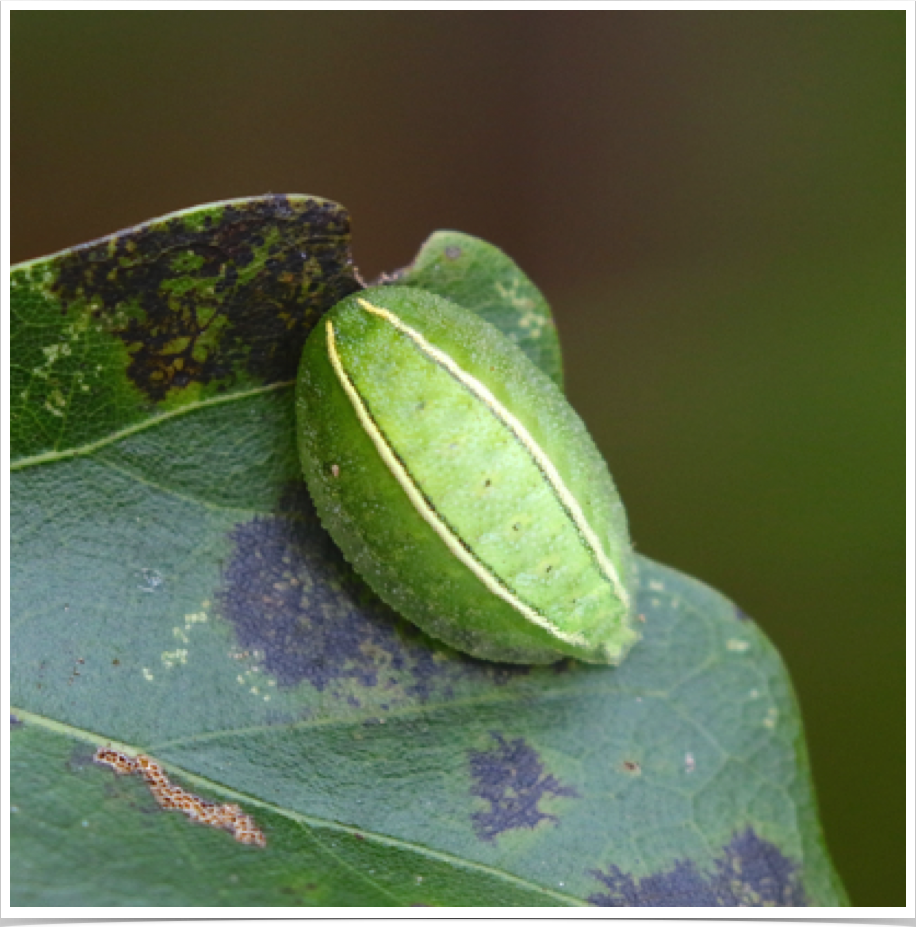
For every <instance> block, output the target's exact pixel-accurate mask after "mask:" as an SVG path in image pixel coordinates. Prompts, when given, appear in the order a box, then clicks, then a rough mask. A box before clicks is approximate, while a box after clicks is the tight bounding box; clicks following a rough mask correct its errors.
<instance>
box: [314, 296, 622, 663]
mask: <svg viewBox="0 0 916 927" xmlns="http://www.w3.org/2000/svg"><path fill="white" fill-rule="evenodd" d="M296 407H297V420H298V439H299V452H300V458H301V460H302V465H303V470H304V473H305V478H306V481H307V483H308V486H309V490H310V492H311V494H312V496H313V498H314V501H315V504H316V507H317V509H318V513H319V515H320V517H321V520H322V522H323V524H324V525H325V527H326V528H327V529H328V531H329V532H330V534H331V536H332V537H333V538H334V540H335V541H336V543H337V544H338V545H339V546H340V548H341V549H342V550H343V553H344V555H345V556H346V558H347V559H348V560H349V561H350V562H351V563H352V564H353V566H354V567H355V568H356V570H357V571H358V572H359V573H360V574H361V575H362V576H363V578H364V579H365V580H366V581H367V582H368V583H369V584H370V585H371V586H372V588H373V589H374V590H375V591H376V592H377V593H378V594H379V596H381V598H382V599H384V600H385V601H386V602H387V603H388V604H389V605H391V606H392V607H393V608H395V609H396V610H397V611H398V612H400V613H401V614H402V615H403V616H404V617H405V618H407V619H409V620H410V621H412V622H414V623H415V624H417V625H418V626H419V627H421V628H422V629H423V630H424V631H426V632H427V633H428V634H430V635H431V636H433V637H436V638H439V639H441V640H443V641H445V642H446V643H448V644H450V645H451V646H453V647H455V648H457V649H459V650H462V651H465V652H467V653H470V654H472V655H474V656H476V657H480V658H483V659H487V660H496V661H504V662H514V663H552V662H555V661H556V660H559V659H562V658H563V657H564V656H572V657H576V658H578V659H580V660H584V661H587V662H592V663H619V662H620V660H621V659H622V658H623V657H624V656H625V655H626V652H627V651H628V650H629V648H630V647H631V646H632V645H633V644H634V643H635V642H636V640H637V639H638V636H639V635H638V633H637V631H636V630H635V628H634V626H633V621H632V617H633V616H632V610H631V604H630V595H629V590H630V585H631V550H630V543H629V537H628V533H627V526H626V516H625V514H624V510H623V506H622V504H621V502H620V498H619V496H618V494H617V492H616V490H615V488H614V486H613V483H612V482H611V478H610V474H609V473H608V471H607V467H606V465H605V463H604V461H603V459H602V458H601V456H600V454H599V453H598V451H597V449H596V448H595V446H594V444H593V442H592V440H591V438H590V437H589V435H588V433H587V432H586V430H585V427H584V426H583V424H582V422H581V421H580V419H579V418H578V416H577V415H576V414H575V412H574V411H573V410H572V408H571V407H570V406H569V404H568V403H567V402H566V399H565V398H564V396H563V395H562V393H561V392H560V390H559V389H558V388H557V387H556V386H555V385H554V383H553V382H552V381H551V380H550V379H549V378H548V377H546V376H545V375H544V374H542V373H541V372H540V371H539V370H538V369H537V368H536V367H535V366H534V364H532V363H531V361H529V360H528V359H527V357H525V355H524V354H523V353H522V352H521V351H520V350H519V349H518V348H517V347H516V346H515V345H514V344H513V343H512V342H511V341H510V340H509V339H508V338H506V337H505V336H504V335H503V334H502V333H501V332H499V331H498V330H497V329H496V328H494V327H493V326H491V325H490V324H488V323H487V322H484V321H483V320H481V319H480V318H478V317H477V316H476V315H474V314H473V313H471V312H468V311H467V310H465V309H462V308H461V307H459V306H457V305H455V304H453V303H451V302H449V301H448V300H445V299H442V298H441V297H438V296H434V295H433V294H431V293H427V292H425V291H423V290H418V289H415V288H406V287H404V288H399V287H382V288H375V289H369V290H365V291H363V292H361V293H357V294H354V295H353V296H350V297H348V298H347V299H345V300H343V301H342V302H340V303H338V304H337V305H336V306H335V307H334V308H333V309H332V310H331V311H330V312H329V313H328V314H327V315H326V316H325V317H324V318H323V319H322V322H321V323H319V325H318V326H317V327H316V328H315V330H314V331H313V332H312V334H311V335H310V337H309V339H308V342H307V344H306V347H305V350H304V352H303V357H302V362H301V364H300V366H299V378H298V384H297V399H296ZM589 539H590V541H591V542H589Z"/></svg>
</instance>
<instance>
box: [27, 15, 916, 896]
mask: <svg viewBox="0 0 916 927" xmlns="http://www.w3.org/2000/svg"><path fill="white" fill-rule="evenodd" d="M12 24H13V31H12V36H13V38H14V41H13V44H12V87H13V94H14V96H13V100H14V101H15V106H14V107H12V126H13V130H12V176H13V177H14V178H15V181H16V182H15V184H13V185H12V196H11V199H12V203H11V207H12V230H13V239H12V242H11V246H12V259H13V261H18V260H24V259H26V258H31V257H37V256H39V255H41V254H45V253H48V252H51V251H55V250H58V249H60V248H64V247H67V246H69V245H73V244H77V243H80V242H83V241H87V240H89V239H91V238H94V237H97V236H100V235H104V234H107V233H109V232H112V231H115V230H117V229H120V228H122V227H124V226H127V225H131V224H134V223H136V222H138V221H142V220H144V219H147V218H152V217H154V216H158V215H161V214H162V213H165V212H169V211H171V210H174V209H179V208H183V207H187V206H192V205H195V204H199V203H204V202H207V201H211V200H216V199H223V198H227V197H235V196H242V195H249V194H259V193H265V192H268V191H271V192H300V193H312V194H316V195H321V196H325V197H329V198H331V199H335V200H337V201H339V202H341V203H343V204H345V205H346V206H347V207H348V208H349V209H350V210H351V212H352V215H353V220H354V234H355V242H354V251H355V254H356V260H357V263H358V264H359V266H360V268H361V269H362V271H363V274H364V275H365V276H366V277H367V278H372V277H374V276H375V275H377V274H378V273H379V272H381V271H382V270H390V269H394V268H396V267H399V266H401V265H403V264H405V263H407V262H408V261H409V260H410V259H411V258H412V256H413V254H414V253H415V251H416V250H417V248H418V247H419V245H420V243H421V242H422V241H423V240H424V238H425V237H426V236H427V234H428V233H430V232H431V231H433V230H434V229H437V228H456V229H460V230H462V231H466V232H470V233H472V234H475V235H480V236H482V237H484V238H487V239H489V240H491V241H493V242H494V243H497V244H499V245H500V246H501V247H502V248H504V249H505V250H506V251H508V252H509V253H510V254H511V255H512V256H513V257H515V258H516V259H517V260H518V261H519V263H520V264H521V265H522V266H523V267H524V268H525V269H526V270H527V271H528V273H529V274H530V275H531V276H532V277H533V278H534V279H535V280H536V281H537V282H538V284H539V285H540V286H541V287H542V289H543V290H544V291H545V293H546V295H547V297H548V299H549V300H550V301H551V303H552V305H553V306H554V309H555V311H556V314H557V317H558V322H559V325H560V329H561V335H562V338H563V344H564V349H565V358H566V365H567V380H568V388H569V394H570V398H571V400H572V402H573V404H574V405H575V406H576V407H577V409H578V410H579V412H580V413H581V414H582V415H583V417H584V418H585V420H586V422H587V423H588V425H589V427H590V428H591V430H592V432H593V434H594V435H595V437H596V439H597V441H598V443H599V445H600V446H601V448H602V450H603V452H604V453H605V455H606V457H607V458H608V461H609V463H610V465H611V470H612V472H613V473H614V475H615V478H616V480H617V482H618V484H619V486H620V488H621V491H622V494H623V498H624V501H625V502H626V504H627V509H628V511H629V514H630V519H631V524H632V530H633V535H634V538H635V541H636V544H637V546H638V548H639V549H640V550H641V551H642V552H644V553H646V554H648V555H650V556H652V557H654V558H656V559H659V560H661V561H664V562H665V563H668V564H671V565H673V566H676V567H678V568H680V569H682V570H685V571H686V572H688V573H692V574H694V575H696V576H698V577H700V578H702V579H704V580H706V581H707V582H709V583H710V584H712V585H713V586H715V587H717V588H719V589H720V590H722V591H723V592H725V593H726V594H728V595H729V596H731V597H732V598H734V599H735V600H736V601H737V602H738V603H739V604H740V605H741V606H742V607H743V608H744V609H745V610H746V611H747V612H749V613H750V614H751V615H752V616H754V617H755V618H756V619H757V620H758V621H759V622H760V624H761V625H762V626H763V627H764V628H765V629H766V631H767V633H768V634H769V635H770V636H771V637H772V639H773V640H774V641H775V642H776V644H777V645H778V647H779V648H780V650H781V651H782V653H783V655H784V656H785V658H786V660H787V662H788V664H789V667H790V670H791V672H792V675H793V678H794V680H795V683H796V686H797V689H798V693H799V697H800V700H801V703H802V709H803V713H804V716H805V720H806V725H807V730H808V736H809V745H810V750H811V754H812V762H813V766H814V775H815V780H816V784H817V788H818V794H819V797H820V802H821V807H822V812H823V820H824V826H825V829H826V832H827V839H828V843H829V845H830V847H831V849H832V851H833V854H834V857H835V860H836V862H837V865H838V867H839V869H840V872H841V875H842V876H843V878H844V880H845V882H846V884H847V887H848V888H849V890H850V893H851V896H852V900H853V903H854V904H857V905H903V904H905V903H906V901H905V880H904V850H905V831H904V823H905V822H904V813H905V811H904V785H905V780H904V775H905V772H904V762H905V757H904V733H905V732H904V687H905V654H904V582H903V577H904V562H903V558H904V506H903V501H904V500H903V482H904V455H903V450H904V448H903V438H904V435H903V429H902V427H901V426H902V423H903V415H904V389H903V385H904V344H903V338H902V335H903V320H904V269H905V257H904V146H905V137H904V131H905V126H904V94H905V86H904V76H905V75H904V67H905V18H904V13H903V12H722V13H716V12H660V13H654V12H604V13H585V12H571V13H557V12H554V13H531V12H528V13H511V12H492V13H469V12H464V13H461V12H457V13H449V12H420V13H408V12H357V13H331V12H319V13H314V12H311V13H306V12H301V13H287V12H283V13H279V12H267V13H253V12H243V13H231V12H229V13H227V12H223V13H199V12H190V13H151V12H134V13H131V12H114V13H92V12H75V13H60V12H45V13H41V12H16V13H14V14H13V16H12Z"/></svg>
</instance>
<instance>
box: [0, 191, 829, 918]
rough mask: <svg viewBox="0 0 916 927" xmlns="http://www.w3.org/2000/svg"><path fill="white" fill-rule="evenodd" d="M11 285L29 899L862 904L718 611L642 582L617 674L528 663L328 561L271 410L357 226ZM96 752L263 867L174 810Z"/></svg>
mask: <svg viewBox="0 0 916 927" xmlns="http://www.w3.org/2000/svg"><path fill="white" fill-rule="evenodd" d="M434 238H435V237H434ZM494 250H495V249H494ZM468 273H469V274H471V275H472V276H473V275H479V274H480V273H481V271H480V269H479V268H478V269H476V270H475V269H473V267H471V269H469V271H468ZM12 283H13V289H12V292H13V318H14V332H13V337H14V362H15V364H16V366H15V368H14V375H15V380H14V382H15V384H16V386H15V387H14V396H13V398H14V403H13V409H12V413H13V461H14V462H13V469H14V476H13V493H12V502H13V509H12V530H13V558H12V563H13V588H12V590H11V593H12V608H13V610H12V693H13V694H12V701H13V703H14V705H15V706H16V708H15V709H14V718H11V740H12V757H11V759H12V763H11V765H12V793H13V797H12V803H13V814H12V840H13V859H12V887H13V904H16V905H37V906H47V905H61V906H71V905H88V906H108V905H110V906H125V905H136V906H143V905H162V906H168V905H187V906H194V905H197V906H199V905H226V906H232V905H238V906H245V905H275V906H287V905H289V906H295V905H318V906H396V905H446V906H455V907H463V906H529V907H534V906H555V905H559V906H563V905H608V906H652V905H659V906H680V905H713V906H733V905H752V906H756V905H836V904H843V903H845V901H844V896H843V892H842V888H841V887H840V886H839V883H838V882H837V880H836V877H835V875H834V874H833V870H832V867H831V865H830V862H829V859H828V858H827V856H826V853H825V851H824V848H823V842H822V839H821V836H820V831H819V825H818V822H817V819H816V812H815V808H814V801H813V796H812V792H811V787H810V781H809V775H808V769H807V761H806V758H805V750H804V742H803V736H802V731H801V725H800V721H799V716H798V711H797V708H796V706H795V703H794V699H793V696H792V692H791V687H790V685H789V682H788V679H787V676H786V673H785V670H784V668H783V666H782V664H781V662H780V660H779V658H778V655H777V654H776V653H775V652H774V650H773V648H772V647H771V646H770V644H769V643H768V642H767V640H766V639H765V637H764V635H763V634H762V633H761V632H760V630H759V629H758V628H757V626H756V625H755V624H754V623H753V622H751V621H749V620H747V619H746V618H745V617H743V616H742V615H741V614H740V613H739V612H738V611H737V610H736V609H735V607H734V606H733V605H732V604H731V603H730V602H728V601H727V600H726V599H725V598H723V597H722V596H721V595H719V594H718V593H716V592H714V591H712V590H711V589H709V588H707V587H706V586H704V585H702V584H701V583H698V582H697V581H695V580H692V579H689V578H688V577H685V576H683V575H681V574H679V573H677V572H675V571H673V570H670V569H668V568H665V567H662V566H660V565H658V564H655V563H653V562H652V561H650V560H648V559H646V558H644V557H640V558H638V569H639V594H638V601H639V605H638V608H639V612H640V614H641V615H642V616H643V617H644V619H645V621H644V640H643V641H642V642H641V643H640V644H639V645H638V646H637V647H636V648H635V649H634V650H633V652H632V653H631V654H630V656H629V657H628V658H627V660H626V661H625V662H624V664H623V665H622V666H621V667H619V668H616V669H614V668H610V667H596V666H586V665H584V664H579V663H576V662H574V661H564V662H562V663H560V664H557V665H555V666H552V667H541V668H528V667H517V666H515V667H513V666H503V665H499V664H493V663H484V662H480V661H476V660H473V659H471V658H468V657H465V656H463V655H460V654H456V653H454V652H453V651H450V650H448V649H447V648H445V647H444V646H442V645H440V644H438V643H436V642H433V641H430V640H428V639H427V638H425V637H424V636H422V635H421V634H420V633H419V632H418V631H416V630H415V629H413V627H412V626H410V625H408V624H407V623H405V622H404V621H402V620H401V619H399V618H398V617H397V616H396V615H394V614H393V613H392V612H391V611H390V610H389V609H388V608H387V607H386V606H384V605H383V604H382V603H381V602H380V601H379V600H378V599H377V598H376V597H375V596H374V595H373V594H372V593H371V591H370V590H369V589H368V588H367V587H366V586H365V584H363V583H362V582H361V581H360V580H359V578H358V577H356V576H355V575H354V574H353V572H352V571H351V570H350V568H349V567H348V566H347V564H346V563H345V562H344V561H343V559H342V557H341V556H340V554H339V552H338V551H337V549H336V548H335V547H334V545H333V543H332V542H331V541H330V539H329V538H328V537H327V535H326V534H325V533H324V532H323V530H322V529H321V527H320V526H319V524H318V522H317V519H316V517H315V514H314V510H313V508H312V505H311V503H310V500H309V499H308V496H307V493H306V492H305V490H304V486H303V483H302V480H301V478H300V473H299V464H298V461H297V458H296V449H295V440H294V431H293V427H294V426H293V420H294V416H293V393H292V387H291V384H290V381H291V379H292V376H293V374H294V371H295V366H296V362H297V359H298V355H299V352H300V350H301V346H302V343H303V341H304V338H305V336H306V334H307V332H308V330H309V329H310V327H311V326H312V325H313V324H314V322H315V320H316V319H317V318H318V317H319V316H320V314H321V312H323V311H324V310H325V309H327V308H328V307H329V306H330V305H331V304H333V303H334V302H335V301H336V300H337V299H339V298H341V297H342V296H343V295H344V294H345V293H347V292H350V291H352V290H354V289H356V288H358V286H359V284H358V282H357V278H356V275H355V272H354V271H353V269H352V265H351V262H350V257H349V247H348V237H347V217H346V213H345V212H344V211H343V210H342V209H341V208H340V207H338V206H336V205H334V204H330V203H327V202H324V201H320V200H314V199H311V198H307V197H279V198H276V197H272V198H265V199H259V200H250V201H237V202H234V203H230V204H217V205H216V206H213V207H205V208H202V209H200V210H193V211H188V212H185V213H181V214H176V215H175V216H172V217H167V218H166V219H165V220H160V221H158V222H154V223H151V224H149V225H147V226H142V227H140V228H138V229H134V230H130V231H128V232H126V233H122V234H120V235H118V236H113V237H112V238H111V239H106V240H104V241H102V242H98V243H95V244H93V245H90V246H86V247H84V248H82V249H76V250H75V251H71V252H64V253H62V254H61V255H56V256H53V257H51V258H48V259H44V260H41V261H37V262H31V263H30V264H27V265H20V266H19V267H17V268H14V269H13V275H12ZM466 285H467V287H468V288H469V289H468V291H469V292H470V291H473V290H474V288H475V287H476V288H480V287H482V286H483V283H482V282H481V281H480V280H479V279H476V280H474V281H470V282H467V284H466ZM446 295H447V294H446ZM453 298H454V297H453ZM459 301H460V300H459ZM507 305H508V304H507V303H503V304H502V306H503V308H502V309H499V311H498V312H497V313H496V316H497V317H499V316H500V315H501V317H502V321H501V322H500V324H501V326H502V327H504V330H507V331H511V330H512V328H513V326H517V325H518V324H519V320H520V319H521V318H524V317H525V312H527V311H528V310H527V309H525V308H524V307H521V308H519V309H518V312H517V313H516V314H515V315H512V313H510V312H509V311H508V309H506V308H505V307H506V306H507ZM548 311H549V310H548ZM65 348H67V349H69V350H65ZM549 353H550V352H548V354H549ZM179 361H181V363H179ZM545 369H547V370H548V371H550V370H553V371H554V373H557V374H558V372H559V367H558V366H554V367H551V362H550V361H549V360H548V361H545ZM86 386H88V388H84V387H86ZM58 393H59V394H60V397H62V400H61V398H58V395H57V394H58ZM108 743H112V744H113V745H114V746H115V747H117V748H119V749H123V750H124V751H125V752H128V753H130V754H132V755H133V754H137V753H141V752H145V753H147V754H149V755H151V756H153V757H154V758H155V759H156V760H158V761H159V762H161V763H162V764H163V766H164V767H165V769H166V771H167V772H168V774H169V776H170V778H171V780H172V781H173V782H174V783H175V784H177V785H180V786H181V787H182V788H184V789H185V790H186V791H188V792H192V793H194V794H196V795H198V796H199V797H200V798H202V799H207V800H210V801H213V802H215V803H217V804H219V803H225V802H234V803H237V804H238V805H240V806H241V808H242V809H243V810H244V811H245V812H246V813H248V814H250V815H252V816H253V817H254V819H255V820H256V822H257V824H258V826H259V827H260V828H261V829H262V830H263V832H264V833H265V835H266V838H267V846H266V848H261V847H257V846H248V845H243V844H240V843H238V842H237V841H235V840H233V837H232V835H231V834H229V833H226V832H224V831H220V830H216V829H214V828H211V827H207V826H205V825H202V824H196V823H192V822H191V821H189V820H188V819H187V818H185V817H184V816H183V815H182V814H180V813H179V812H177V811H164V810H162V809H160V808H159V806H158V805H157V804H156V801H155V800H154V798H153V796H152V794H151V793H150V791H149V789H148V788H147V786H146V784H145V783H144V781H143V780H142V779H141V778H140V777H139V776H121V777H119V776H117V775H115V774H114V772H113V771H112V770H111V769H109V768H107V767H104V766H101V765H99V764H97V763H95V762H93V754H94V751H95V749H96V748H97V747H98V746H102V745H106V744H108Z"/></svg>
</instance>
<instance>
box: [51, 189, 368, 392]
mask: <svg viewBox="0 0 916 927" xmlns="http://www.w3.org/2000/svg"><path fill="white" fill-rule="evenodd" d="M55 269H56V271H57V275H56V280H55V282H54V284H53V285H52V290H53V292H54V293H55V295H56V296H57V297H58V298H59V299H60V300H61V303H62V306H63V309H62V311H63V312H64V313H65V314H66V313H67V312H68V309H69V307H73V306H81V307H85V309H84V311H88V312H90V313H91V315H92V317H93V318H94V319H95V320H97V321H98V322H99V323H100V324H101V325H103V326H104V327H105V328H107V329H108V330H109V331H110V332H111V333H112V334H113V335H115V336H116V337H118V338H119V339H121V340H122V341H123V342H124V344H125V346H126V348H127V351H128V353H129V356H130V361H129V364H128V368H127V375H128V377H129V378H130V380H131V381H132V382H133V383H134V384H135V385H136V386H137V387H138V388H139V389H140V390H141V391H142V392H143V393H144V394H145V395H146V396H147V397H149V399H150V401H152V402H154V403H156V402H161V401H162V400H163V399H165V397H166V396H167V395H168V393H169V392H170V391H171V390H180V389H183V388H185V387H187V386H189V385H190V384H192V383H200V384H204V385H206V384H210V383H219V384H220V385H224V386H228V385H230V384H232V383H233V382H234V381H235V380H236V379H237V378H238V376H239V374H240V372H243V371H244V373H245V374H246V375H247V376H248V377H250V378H252V379H254V380H255V381H257V382H260V383H271V382H277V381H282V380H286V379H291V378H292V377H293V376H294V375H295V371H296V366H297V364H298V361H299V355H300V353H301V350H302V345H303V344H304V342H305V338H306V336H307V335H308V333H309V331H310V330H311V328H312V327H313V326H314V324H315V322H316V321H317V319H318V318H319V317H320V315H321V314H322V312H324V311H325V310H326V309H328V308H329V307H330V306H332V305H333V304H334V303H336V302H337V301H338V300H340V299H342V298H343V297H344V296H346V295H347V294H349V293H351V292H353V291H354V290H357V289H359V288H360V287H359V284H358V283H357V282H356V275H355V270H354V268H353V266H352V259H351V257H350V250H349V216H348V214H347V212H346V210H344V209H343V207H341V206H338V205H337V204H335V203H330V202H326V201H323V200H316V199H309V198H290V197H286V196H270V197H265V198H263V199H260V200H253V201H247V202H245V203H240V204H238V205H231V204H230V205H225V206H223V207H220V208H214V209H213V210H212V211H211V212H207V213H205V214H204V215H203V216H200V215H195V216H191V217H185V216H180V215H179V216H174V217H171V218H168V219H165V220H159V221H157V222H152V223H149V224H147V225H142V226H138V227H137V228H134V229H128V230H126V231H124V232H122V233H120V234H118V235H115V236H113V237H111V238H107V239H104V240H101V241H99V242H95V243H92V244H89V245H85V246H83V247H81V248H77V249H74V250H72V251H70V252H67V253H66V254H63V255H61V256H60V257H59V258H57V261H56V267H55Z"/></svg>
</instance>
